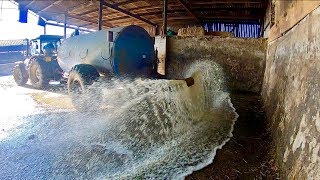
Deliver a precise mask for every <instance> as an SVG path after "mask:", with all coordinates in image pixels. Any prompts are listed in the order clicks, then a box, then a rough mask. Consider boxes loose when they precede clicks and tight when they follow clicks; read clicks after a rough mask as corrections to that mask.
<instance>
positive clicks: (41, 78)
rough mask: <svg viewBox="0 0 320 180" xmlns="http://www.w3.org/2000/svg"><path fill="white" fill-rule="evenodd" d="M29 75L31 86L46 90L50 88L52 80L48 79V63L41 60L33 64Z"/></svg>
mask: <svg viewBox="0 0 320 180" xmlns="http://www.w3.org/2000/svg"><path fill="white" fill-rule="evenodd" d="M29 75H30V81H31V84H32V86H33V87H34V88H37V89H45V88H46V87H48V85H49V81H50V79H49V78H48V72H47V67H46V62H43V61H41V60H35V61H33V62H31V64H30V68H29Z"/></svg>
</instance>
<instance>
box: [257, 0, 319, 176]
mask: <svg viewBox="0 0 320 180" xmlns="http://www.w3.org/2000/svg"><path fill="white" fill-rule="evenodd" d="M281 3H282V4H281ZM319 4H320V2H319V1H295V2H290V3H289V2H286V3H285V4H283V2H278V3H277V4H275V5H276V11H275V12H276V17H275V20H276V21H275V22H276V24H275V25H274V26H273V27H272V28H271V29H270V32H269V41H268V50H267V60H266V71H265V75H264V83H263V90H262V97H263V99H264V103H265V108H266V112H267V116H268V120H269V124H270V130H271V132H272V136H273V140H274V142H273V143H274V145H275V147H276V155H275V157H276V160H277V162H278V165H279V167H280V170H281V174H282V177H283V179H320V155H319V153H320V151H319V150H320V8H319Z"/></svg>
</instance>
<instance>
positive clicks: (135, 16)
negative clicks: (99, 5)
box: [104, 2, 157, 26]
mask: <svg viewBox="0 0 320 180" xmlns="http://www.w3.org/2000/svg"><path fill="white" fill-rule="evenodd" d="M104 5H105V6H107V7H109V8H110V9H113V10H115V11H119V12H121V13H123V14H126V15H128V16H131V17H133V18H135V19H138V20H140V21H143V22H145V23H147V24H149V25H151V26H157V24H155V23H153V22H151V21H149V20H147V19H144V18H142V17H141V16H138V15H136V14H133V13H131V12H130V11H127V10H124V9H121V8H119V7H118V6H115V5H112V4H110V3H107V2H104Z"/></svg>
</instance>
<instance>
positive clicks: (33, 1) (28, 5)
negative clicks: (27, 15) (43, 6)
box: [25, 0, 36, 8]
mask: <svg viewBox="0 0 320 180" xmlns="http://www.w3.org/2000/svg"><path fill="white" fill-rule="evenodd" d="M35 2H36V0H32V1H31V2H30V3H28V4H27V5H25V7H26V8H28V7H30V6H31V5H32V4H33V3H35Z"/></svg>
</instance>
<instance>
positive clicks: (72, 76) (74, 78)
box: [67, 64, 102, 111]
mask: <svg viewBox="0 0 320 180" xmlns="http://www.w3.org/2000/svg"><path fill="white" fill-rule="evenodd" d="M99 77H100V75H99V73H98V71H97V70H96V69H95V68H94V67H93V66H91V65H88V64H80V65H76V66H75V67H73V68H72V69H71V71H70V73H69V77H68V82H67V86H68V93H69V96H70V97H71V100H72V104H73V106H74V107H75V108H76V109H77V110H80V111H95V110H97V109H99V108H100V106H101V102H102V95H101V92H100V91H99V89H97V88H94V87H92V84H93V83H94V82H95V81H96V80H97V79H98V78H99Z"/></svg>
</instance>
